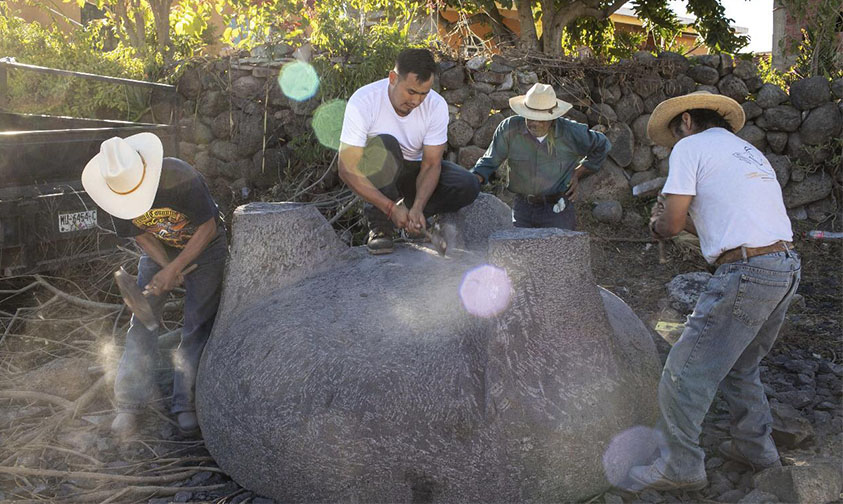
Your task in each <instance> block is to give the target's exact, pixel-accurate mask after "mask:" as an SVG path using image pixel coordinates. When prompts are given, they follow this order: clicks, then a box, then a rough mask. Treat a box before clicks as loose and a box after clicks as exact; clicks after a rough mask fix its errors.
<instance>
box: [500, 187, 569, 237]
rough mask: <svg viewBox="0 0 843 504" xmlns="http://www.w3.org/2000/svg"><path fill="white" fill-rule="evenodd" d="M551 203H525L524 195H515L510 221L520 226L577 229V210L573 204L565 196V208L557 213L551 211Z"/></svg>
mask: <svg viewBox="0 0 843 504" xmlns="http://www.w3.org/2000/svg"><path fill="white" fill-rule="evenodd" d="M555 204H556V202H555V201H554V202H553V203H545V204H540V205H533V204H530V203H527V199H526V198H524V196H521V195H520V194H519V195H516V196H515V202H514V204H513V205H512V221H513V224H515V227H522V228H551V227H555V228H559V229H569V230H571V231H575V230H576V229H577V212H576V210H574V204H573V203H572V202H571V201H570V200H569V199H568V198H565V209H564V210H562V211H561V212H559V213H556V212H554V211H553V205H555Z"/></svg>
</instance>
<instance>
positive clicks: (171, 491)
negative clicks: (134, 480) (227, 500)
mask: <svg viewBox="0 0 843 504" xmlns="http://www.w3.org/2000/svg"><path fill="white" fill-rule="evenodd" d="M223 487H225V485H224V484H219V485H207V486H199V487H166V486H129V487H125V488H123V489H122V490H120V494H121V496H123V497H125V496H127V495H130V494H131V495H144V494H148V495H150V496H152V495H175V494H177V493H179V492H210V491H213V490H219V489H220V488H223ZM114 492H115V490H98V491H96V492H92V493H88V494H82V495H77V496H74V497H71V498H70V499H68V500H65V501H62V502H100V500H101V499H109V498H111V497H112V496H113V495H114ZM103 502H115V501H113V500H111V501H108V500H106V501H103Z"/></svg>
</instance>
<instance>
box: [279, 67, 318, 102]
mask: <svg viewBox="0 0 843 504" xmlns="http://www.w3.org/2000/svg"><path fill="white" fill-rule="evenodd" d="M278 85H279V86H281V91H282V92H283V93H284V95H286V96H287V98H290V99H291V100H296V101H304V100H308V99H310V98H313V96H314V95H315V94H316V91H318V90H319V76H318V75H316V70H315V69H314V68H313V67H312V66H311V65H309V64H307V63H305V62H304V61H293V62H291V63H287V64H286V65H284V66H283V67H281V73H280V74H279V75H278Z"/></svg>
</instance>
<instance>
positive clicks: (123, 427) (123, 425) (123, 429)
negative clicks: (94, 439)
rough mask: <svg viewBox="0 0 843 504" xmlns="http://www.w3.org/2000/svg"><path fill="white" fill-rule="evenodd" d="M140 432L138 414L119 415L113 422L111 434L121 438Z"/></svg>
mask: <svg viewBox="0 0 843 504" xmlns="http://www.w3.org/2000/svg"><path fill="white" fill-rule="evenodd" d="M137 430H138V415H137V414H136V413H127V412H121V413H117V416H115V417H114V421H113V422H111V432H112V433H113V434H114V435H116V436H120V437H127V436H131V435H132V434H134V433H135V432H136V431H137Z"/></svg>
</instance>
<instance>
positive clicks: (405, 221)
mask: <svg viewBox="0 0 843 504" xmlns="http://www.w3.org/2000/svg"><path fill="white" fill-rule="evenodd" d="M389 219H390V220H391V221H392V223H393V224H395V227H397V228H399V229H407V226H408V225H409V223H410V212H409V211H408V210H407V207H405V206H404V205H400V204H399V205H395V206H394V207H393V208H392V214H391V215H390V216H389Z"/></svg>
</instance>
